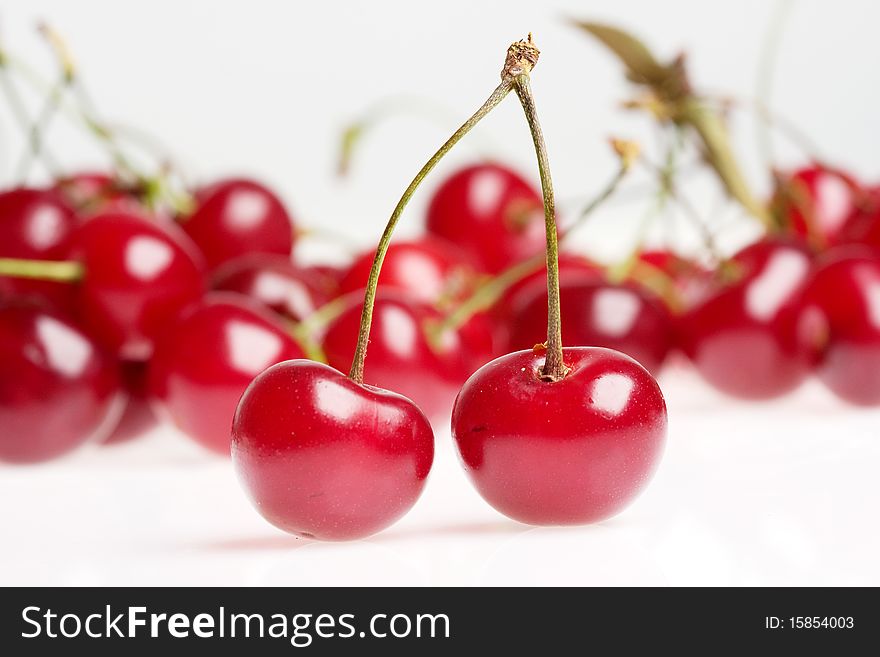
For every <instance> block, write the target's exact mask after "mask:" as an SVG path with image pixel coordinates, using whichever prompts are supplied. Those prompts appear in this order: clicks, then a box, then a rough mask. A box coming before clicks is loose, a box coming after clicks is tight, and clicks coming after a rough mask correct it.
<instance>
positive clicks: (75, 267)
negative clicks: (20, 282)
mask: <svg viewBox="0 0 880 657" xmlns="http://www.w3.org/2000/svg"><path fill="white" fill-rule="evenodd" d="M83 273H84V270H83V266H82V263H79V262H76V261H73V260H58V261H56V260H26V259H23V258H0V276H11V277H13V278H35V279H38V280H44V281H60V282H68V283H69V282H73V281H78V280H80V279H81V278H82V277H83Z"/></svg>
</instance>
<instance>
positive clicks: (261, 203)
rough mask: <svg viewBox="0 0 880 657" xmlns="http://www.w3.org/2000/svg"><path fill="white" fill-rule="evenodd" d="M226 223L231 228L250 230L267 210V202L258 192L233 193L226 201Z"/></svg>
mask: <svg viewBox="0 0 880 657" xmlns="http://www.w3.org/2000/svg"><path fill="white" fill-rule="evenodd" d="M226 203H227V206H226V222H227V224H228V225H229V226H230V227H232V228H240V229H245V228H252V227H253V226H256V225H257V224H259V223H260V221H261V220H262V219H263V217H264V216H265V215H266V212H267V211H268V209H269V200H268V199H267V198H266V197H265V196H264V195H263V194H260V193H259V192H254V191H249V190H238V191H235V192H234V193H233V194H232V196H231V197H230V198H229V199H227V201H226Z"/></svg>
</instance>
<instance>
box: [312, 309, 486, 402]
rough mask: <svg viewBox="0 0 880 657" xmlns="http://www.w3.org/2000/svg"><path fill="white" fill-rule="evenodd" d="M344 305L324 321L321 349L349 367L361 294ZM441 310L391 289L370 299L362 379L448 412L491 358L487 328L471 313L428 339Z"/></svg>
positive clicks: (331, 359) (481, 318)
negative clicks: (457, 325)
mask: <svg viewBox="0 0 880 657" xmlns="http://www.w3.org/2000/svg"><path fill="white" fill-rule="evenodd" d="M349 300H350V301H349V304H348V305H347V307H346V308H345V309H344V310H343V311H342V313H340V314H339V315H338V316H337V317H336V318H335V319H334V320H333V321H331V322H330V323H329V324H328V326H327V331H326V333H325V335H324V343H323V347H324V353H325V355H326V356H327V362H328V363H329V364H330V365H331V366H332V367H335V368H336V369H338V370H341V371H347V370H348V368H349V367H350V366H351V361H352V358H353V356H354V351H355V345H356V344H357V336H358V330H359V328H360V320H361V311H362V309H363V298H362V297H361V295H360V294H354V295H350V297H349ZM442 317H443V316H442V315H441V314H440V313H439V312H438V311H437V310H435V309H434V308H433V307H431V306H428V305H427V304H422V303H419V302H418V301H415V300H414V299H412V298H410V297H408V296H406V295H402V294H400V293H394V292H383V293H381V294H380V295H379V296H378V297H377V298H376V304H375V306H374V308H373V324H372V329H371V331H370V348H369V350H368V352H367V359H366V363H365V369H364V381H365V382H366V383H368V384H370V385H375V386H379V387H381V388H385V389H388V390H393V391H394V392H398V393H400V394H402V395H404V396H405V397H408V398H409V399H412V400H413V401H414V402H415V403H416V405H417V406H418V407H419V408H421V409H422V410H423V411H424V412H425V414H426V415H427V416H428V417H429V418H431V419H437V418H441V417H448V416H449V411H450V410H451V408H452V402H453V400H454V399H455V395H456V393H457V392H458V389H459V388H460V387H461V384H462V383H463V382H464V381H465V379H467V377H468V376H469V375H470V374H471V373H472V372H473V371H474V370H476V369H477V368H478V367H479V366H480V365H482V364H483V363H485V362H487V361H488V360H489V359H490V358H491V353H492V334H491V327H490V325H489V323H488V320H487V319H486V317H485V316H482V315H476V316H475V317H474V318H473V319H472V321H471V322H469V323H468V324H467V325H465V326H464V327H462V329H460V330H458V331H448V332H444V334H443V336H442V338H441V339H440V341H439V344H436V345H433V344H432V343H431V341H430V339H429V331H430V327H431V326H432V323H434V324H436V323H437V322H439V321H440V320H441V319H442Z"/></svg>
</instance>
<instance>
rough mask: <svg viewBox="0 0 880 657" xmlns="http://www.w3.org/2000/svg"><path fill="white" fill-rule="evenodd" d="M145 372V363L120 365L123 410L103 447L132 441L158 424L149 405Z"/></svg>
mask: <svg viewBox="0 0 880 657" xmlns="http://www.w3.org/2000/svg"><path fill="white" fill-rule="evenodd" d="M147 372H148V367H147V364H146V363H139V362H129V363H121V364H120V373H121V382H122V390H123V392H124V393H125V409H124V410H123V412H122V417H121V418H119V422H117V423H116V427H115V428H114V429H113V432H112V433H111V434H110V435H109V436H108V437H107V439H106V440H104V444H105V445H116V444H119V443H124V442H128V441H129V440H134V439H135V438H138V437H140V436H142V435H144V434H145V433H147V432H148V431H149V430H150V429H152V428H153V427H155V426H156V425H157V424H158V422H159V421H158V418H157V417H156V414H155V413H154V412H153V407H152V405H151V404H150V395H149V390H148V385H147Z"/></svg>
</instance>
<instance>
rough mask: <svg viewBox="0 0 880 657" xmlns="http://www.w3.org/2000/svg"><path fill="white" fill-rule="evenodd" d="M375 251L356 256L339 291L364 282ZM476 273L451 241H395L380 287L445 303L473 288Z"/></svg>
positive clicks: (362, 285) (354, 288) (351, 289)
mask: <svg viewBox="0 0 880 657" xmlns="http://www.w3.org/2000/svg"><path fill="white" fill-rule="evenodd" d="M375 253H376V252H375V250H370V251H367V252H365V253H363V254H362V255H361V256H359V257H358V258H356V259H355V261H354V262H353V263H352V264H351V266H350V267H349V268H348V271H347V272H346V273H345V275H344V276H343V277H342V279H341V281H340V284H339V288H340V292H341V293H342V294H345V293H348V292H357V291H360V290H363V289H364V288H365V287H366V286H367V279H368V278H369V276H370V267H371V266H372V264H373V257H374V256H375ZM476 277H477V272H476V269H475V267H474V265H473V264H472V263H471V262H470V261H469V259H468V258H467V257H466V256H465V255H464V254H463V253H461V252H460V251H459V250H457V249H456V248H455V247H454V246H453V245H451V244H447V243H444V242H441V241H439V240H436V239H430V238H423V239H421V240H418V241H411V242H394V243H392V244H391V245H390V246H389V247H388V252H387V253H386V254H385V260H384V261H383V263H382V273H381V275H380V276H379V287H380V289H383V290H402V291H404V292H407V293H409V294H410V295H411V296H412V297H413V298H414V299H417V300H419V301H422V302H424V303H428V304H433V305H435V306H447V305H449V304H450V303H454V302H458V301H461V299H462V298H464V297H465V296H467V295H468V294H469V293H470V292H471V291H473V288H474V285H475V282H476Z"/></svg>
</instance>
